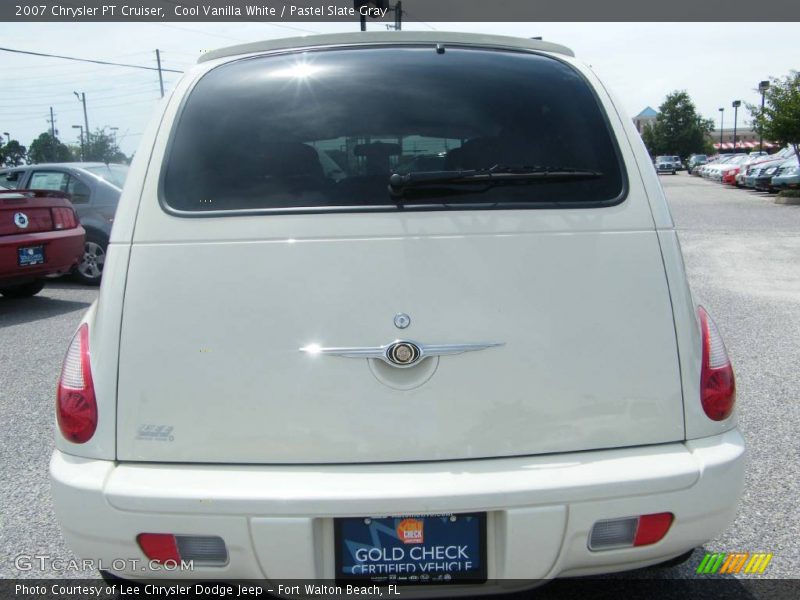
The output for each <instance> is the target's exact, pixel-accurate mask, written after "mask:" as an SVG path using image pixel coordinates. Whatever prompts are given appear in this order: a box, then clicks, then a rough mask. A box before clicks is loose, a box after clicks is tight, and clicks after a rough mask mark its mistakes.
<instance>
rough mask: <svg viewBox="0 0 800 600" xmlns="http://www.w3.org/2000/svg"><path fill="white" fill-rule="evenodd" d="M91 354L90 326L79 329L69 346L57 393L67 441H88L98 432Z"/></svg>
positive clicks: (59, 414) (58, 408) (59, 413)
mask: <svg viewBox="0 0 800 600" xmlns="http://www.w3.org/2000/svg"><path fill="white" fill-rule="evenodd" d="M89 359H90V355H89V326H88V325H87V324H86V323H84V324H83V325H81V326H80V327H79V328H78V331H77V332H76V333H75V336H74V337H73V338H72V341H71V342H70V344H69V349H68V350H67V355H66V356H65V357H64V364H63V365H62V367H61V377H59V379H58V391H57V394H56V417H57V420H58V428H59V429H60V430H61V435H62V436H64V439H66V440H68V441H70V442H72V443H73V444H83V443H85V442H88V441H89V440H90V439H91V438H92V436H93V435H94V432H95V430H96V429H97V399H96V398H95V394H94V381H93V380H92V368H91V364H90V360H89Z"/></svg>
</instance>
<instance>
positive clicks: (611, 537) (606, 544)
mask: <svg viewBox="0 0 800 600" xmlns="http://www.w3.org/2000/svg"><path fill="white" fill-rule="evenodd" d="M674 519H675V515H673V514H672V513H670V512H663V513H654V514H651V515H640V516H638V517H623V518H621V519H605V520H603V521H597V522H596V523H595V524H594V525H593V526H592V531H591V532H590V533H589V544H588V545H589V550H591V551H593V552H598V551H601V550H615V549H620V548H635V547H637V546H649V545H651V544H655V543H656V542H660V541H661V540H662V539H664V536H665V535H667V532H668V531H669V528H670V527H671V526H672V521H673V520H674Z"/></svg>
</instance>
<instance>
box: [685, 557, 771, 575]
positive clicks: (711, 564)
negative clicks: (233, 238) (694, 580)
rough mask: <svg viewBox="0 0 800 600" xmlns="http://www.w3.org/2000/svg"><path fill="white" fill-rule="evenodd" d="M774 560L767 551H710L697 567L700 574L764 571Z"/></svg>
mask: <svg viewBox="0 0 800 600" xmlns="http://www.w3.org/2000/svg"><path fill="white" fill-rule="evenodd" d="M771 560H772V554H771V553H769V554H768V553H766V552H756V553H750V552H728V553H726V552H710V553H706V555H705V556H704V557H703V560H702V561H700V564H699V565H698V567H697V571H696V572H697V574H698V575H714V574H716V573H720V574H723V573H726V574H732V573H763V572H764V571H765V570H766V568H767V565H769V563H770V561H771Z"/></svg>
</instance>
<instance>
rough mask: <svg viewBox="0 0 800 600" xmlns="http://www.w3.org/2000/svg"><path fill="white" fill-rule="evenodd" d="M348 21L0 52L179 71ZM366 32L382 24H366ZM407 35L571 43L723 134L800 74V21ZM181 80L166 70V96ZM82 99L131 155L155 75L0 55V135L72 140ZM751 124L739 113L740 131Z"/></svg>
mask: <svg viewBox="0 0 800 600" xmlns="http://www.w3.org/2000/svg"><path fill="white" fill-rule="evenodd" d="M358 28H359V24H358V22H353V23H314V22H302V23H287V22H281V23H222V22H221V23H15V24H10V23H5V24H4V27H3V34H2V43H0V46H4V47H7V48H13V49H19V50H28V51H34V52H44V53H52V54H63V55H67V56H74V57H78V58H91V59H98V60H107V61H113V62H123V63H132V64H138V65H145V66H153V67H154V66H155V64H156V57H155V49H156V48H158V49H159V50H160V51H161V58H162V67H164V68H167V69H175V70H182V69H185V68H186V67H187V66H189V65H190V64H192V63H193V62H195V61H196V59H197V57H198V56H199V55H200V54H201V53H202V52H204V51H207V50H212V49H215V48H220V47H224V46H230V45H233V44H239V43H242V42H250V41H255V40H261V39H270V38H282V37H292V36H296V35H311V34H314V33H329V32H336V31H357V30H358ZM368 28H369V29H370V30H382V29H385V26H384V25H383V24H381V23H377V22H373V23H369V24H368ZM403 29H406V30H415V29H420V30H434V29H435V30H439V31H468V32H481V33H492V34H500V35H514V36H520V37H534V36H542V37H543V38H544V39H545V40H547V41H552V42H558V43H561V44H564V45H566V46H569V47H570V48H572V49H573V50H574V51H575V54H576V56H577V57H578V58H579V59H580V60H582V61H584V62H586V63H588V64H590V65H591V66H592V68H593V69H594V71H595V72H596V73H597V74H598V76H600V78H601V79H602V80H603V82H604V83H605V84H606V86H607V87H609V88H610V89H611V90H612V91H613V92H614V93H615V94H616V96H617V98H618V99H619V101H620V102H621V103H622V108H623V109H624V110H625V111H627V113H628V115H629V116H631V117H633V116H635V115H636V114H638V113H639V112H640V111H641V110H642V109H644V108H645V107H646V106H652V107H653V108H656V109H657V108H658V106H659V104H661V102H662V101H663V100H664V98H665V96H666V95H667V94H668V93H670V92H672V91H675V90H686V91H687V92H688V93H689V95H690V96H691V98H692V100H693V101H694V102H695V105H696V107H697V109H698V112H699V113H700V114H702V115H703V116H705V117H707V118H711V119H714V122H715V123H716V126H717V128H719V116H720V115H719V111H718V109H719V108H720V107H725V128H728V127H731V126H732V125H733V109H732V108H731V102H732V101H733V100H742V101H743V102H751V103H758V102H759V101H760V96H759V94H758V91H757V89H756V88H757V86H758V82H759V81H761V80H764V79H768V78H769V77H770V76H776V77H781V76H784V75H787V74H788V73H789V71H790V70H792V69H795V70H797V69H800V36H798V35H797V33H798V30H797V24H796V23H414V22H410V21H407V22H404V23H403ZM179 78H180V74H174V73H165V78H164V84H165V87H166V88H167V90H168V89H170V88H171V87H172V86H174V85H175V83H176V82H177V81H178V79H179ZM75 91H77V92H84V93H85V94H86V102H87V111H88V119H89V126H90V128H91V129H92V131H94V130H95V129H96V128H97V127H109V128H110V127H117V128H118V129H117V130H116V135H117V139H118V142H119V145H120V148H121V149H122V151H123V152H125V153H126V154H128V155H130V154H132V153H133V152H134V151H135V150H136V147H137V145H138V143H139V140H140V138H141V134H142V132H143V131H144V127H145V125H146V124H147V122H148V120H149V118H150V116H151V113H152V111H153V108H154V107H155V105H156V103H157V101H158V100H159V98H160V91H159V84H158V74H157V73H156V72H155V71H145V70H139V69H129V68H124V67H109V66H102V65H96V64H87V63H76V62H71V61H65V60H60V59H55V58H44V57H36V56H26V55H20V54H11V53H7V52H0V133H5V132H8V133H9V134H10V136H11V138H12V139H17V140H19V141H20V143H22V144H23V145H25V146H29V145H30V143H31V141H33V139H35V138H36V136H38V135H39V134H40V133H42V132H43V131H47V130H49V128H50V124H49V121H48V119H49V118H50V114H49V107H50V106H52V107H53V111H54V113H55V126H56V129H57V130H58V132H59V133H58V136H59V138H60V139H61V140H62V141H63V142H65V143H68V144H77V143H78V139H79V137H78V136H79V130H78V129H75V128H73V127H72V126H73V125H81V124H83V109H82V105H81V103H80V102H79V101H78V99H77V98H76V97H75V95H74V94H73V92H75ZM748 121H749V115H748V113H747V111H746V110H743V109H740V111H739V121H738V122H739V124H740V125H743V124H744V123H745V122H748Z"/></svg>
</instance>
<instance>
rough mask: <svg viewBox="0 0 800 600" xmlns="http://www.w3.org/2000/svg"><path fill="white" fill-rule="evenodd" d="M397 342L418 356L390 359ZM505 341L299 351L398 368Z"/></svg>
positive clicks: (473, 350) (484, 348)
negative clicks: (374, 361) (415, 350)
mask: <svg viewBox="0 0 800 600" xmlns="http://www.w3.org/2000/svg"><path fill="white" fill-rule="evenodd" d="M398 344H408V345H411V346H413V347H415V348H418V349H419V356H418V357H417V359H416V360H414V361H413V362H410V363H408V364H398V363H396V362H394V361H393V360H391V358H390V351H391V349H392V348H393V347H395V346H397V345H398ZM504 345H505V342H484V343H473V344H420V343H419V342H414V341H412V340H394V341H393V342H391V343H389V344H385V345H383V346H354V347H330V348H323V347H321V346H319V345H317V344H309V345H307V346H303V347H302V348H299V351H300V352H305V353H306V354H311V355H317V354H323V355H328V356H339V357H341V358H374V359H377V360H382V361H383V362H385V363H386V364H387V365H390V366H392V367H396V368H398V369H406V368H408V367H413V366H414V365H417V364H419V363H420V362H422V360H424V359H425V358H428V357H431V356H452V355H454V354H463V353H465V352H476V351H478V350H486V349H487V348H496V347H498V346H504Z"/></svg>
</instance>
